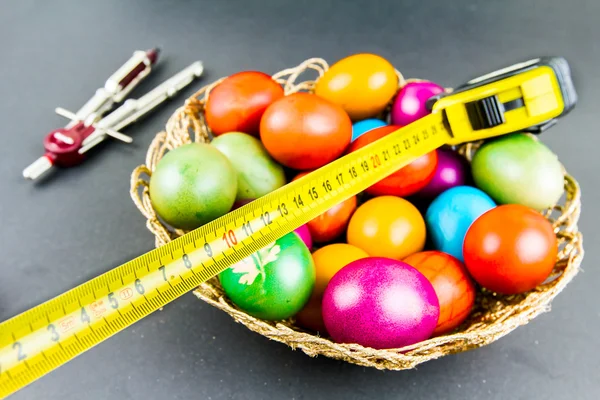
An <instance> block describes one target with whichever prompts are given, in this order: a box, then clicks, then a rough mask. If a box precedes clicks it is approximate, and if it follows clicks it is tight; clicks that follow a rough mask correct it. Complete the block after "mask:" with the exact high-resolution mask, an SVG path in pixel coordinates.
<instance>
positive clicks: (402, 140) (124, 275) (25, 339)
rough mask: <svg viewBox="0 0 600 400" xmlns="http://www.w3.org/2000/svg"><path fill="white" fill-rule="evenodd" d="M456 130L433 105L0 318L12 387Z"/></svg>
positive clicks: (6, 378) (1, 352)
mask: <svg viewBox="0 0 600 400" xmlns="http://www.w3.org/2000/svg"><path fill="white" fill-rule="evenodd" d="M449 137H450V135H449V132H448V130H447V129H446V128H445V127H444V125H443V117H442V116H441V114H431V115H429V116H427V117H425V118H423V119H421V120H419V121H416V122H414V123H413V124H411V125H409V126H407V127H405V128H402V129H401V130H399V131H396V132H394V133H392V134H390V135H388V136H386V137H384V138H382V139H380V140H378V141H376V142H374V143H371V144H369V145H368V146H365V147H363V148H361V149H360V150H358V151H356V152H355V153H352V154H350V155H347V156H345V157H342V158H340V159H338V160H336V161H334V162H332V163H330V164H328V165H327V166H324V167H322V168H320V169H318V170H316V171H313V172H311V173H309V174H307V175H306V176H305V177H303V178H301V179H299V180H297V181H294V182H291V183H289V184H288V185H286V186H284V187H283V188H280V189H277V190H276V191H274V192H272V193H270V194H268V195H266V196H263V197H261V198H259V199H257V200H255V201H253V202H252V203H250V204H247V205H245V206H243V207H240V208H239V209H236V210H234V211H232V212H231V213H228V214H226V215H225V216H223V217H221V218H218V219H216V220H214V221H212V222H210V223H208V224H206V225H205V226H203V227H201V228H198V229H197V230H195V231H192V232H190V233H188V234H187V235H184V236H182V237H180V238H177V239H175V240H173V241H171V242H169V243H168V244H166V245H165V246H162V247H160V248H158V249H154V250H152V251H150V252H148V253H146V254H144V255H142V256H140V257H137V258H135V259H134V260H132V261H129V262H127V263H125V264H123V265H121V266H119V267H117V268H115V269H113V270H111V271H108V272H106V273H105V274H103V275H100V276H98V277H97V278H94V279H92V280H91V281H88V282H86V283H84V284H82V285H79V286H77V287H76V288H74V289H71V290H70V291H68V292H65V293H63V294H62V295H59V296H57V297H55V298H54V299H51V300H49V301H47V302H46V303H43V304H41V305H39V306H37V307H35V308H33V309H30V310H28V311H26V312H24V313H22V314H20V315H18V316H16V317H13V318H12V319H10V320H8V321H6V322H4V323H2V324H1V325H0V395H2V397H4V396H7V395H9V394H11V393H13V392H14V391H16V390H18V389H20V388H21V387H23V386H26V385H27V384H28V383H30V382H32V381H34V380H35V379H37V378H39V377H41V376H43V375H45V374H46V373H48V372H50V371H51V370H53V369H54V368H56V367H58V366H59V365H61V364H63V363H65V362H67V361H68V360H70V359H72V358H74V357H75V356H77V355H78V354H81V353H82V352H84V351H85V350H88V349H90V348H92V347H94V346H95V345H97V344H98V343H100V342H102V341H103V340H105V339H107V338H109V337H111V336H112V335H114V334H116V333H117V332H119V331H121V330H123V329H124V328H126V327H127V326H130V325H132V324H133V323H135V322H136V321H138V320H140V319H142V318H143V317H144V316H147V315H149V314H151V313H152V312H154V311H156V310H157V309H159V308H160V307H162V306H164V305H166V304H168V303H169V302H171V301H173V300H175V299H176V298H178V297H180V296H181V295H183V294H185V293H187V292H189V291H191V290H193V289H194V288H196V287H198V286H199V285H200V284H202V283H203V282H205V281H207V280H208V279H210V278H211V277H214V276H216V275H218V274H219V273H220V272H222V271H224V270H225V269H227V268H228V267H230V266H232V265H233V264H235V263H237V262H239V261H241V260H243V259H244V258H246V257H248V256H250V255H251V254H253V253H255V252H256V251H258V250H260V249H261V248H263V247H265V246H267V245H268V244H270V243H272V242H274V241H275V240H276V239H278V238H279V237H282V236H284V235H285V234H287V233H289V232H291V231H293V230H295V229H296V228H298V227H299V226H301V225H303V224H305V223H306V222H308V221H310V220H311V219H313V218H315V217H317V216H318V215H320V214H322V213H323V212H325V211H327V210H328V209H329V208H331V207H333V206H334V205H336V204H338V203H340V202H342V201H344V200H346V199H348V198H349V197H351V196H353V195H355V194H357V193H358V192H360V191H362V190H364V189H366V188H367V187H369V186H370V185H372V184H373V183H375V182H377V181H379V180H381V179H382V178H384V177H386V176H388V175H390V174H392V173H393V172H395V171H396V170H398V169H399V168H400V167H402V166H404V165H406V164H408V163H409V162H411V161H413V160H414V159H416V158H418V157H419V156H421V155H423V154H425V153H427V152H430V151H432V150H434V149H436V148H437V147H440V146H442V145H443V144H445V143H446V141H447V140H448V138H449Z"/></svg>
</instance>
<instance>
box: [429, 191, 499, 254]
mask: <svg viewBox="0 0 600 400" xmlns="http://www.w3.org/2000/svg"><path fill="white" fill-rule="evenodd" d="M495 206H496V204H495V203H494V201H493V200H492V199H491V198H490V196H488V195H487V194H485V193H484V192H482V191H481V190H479V189H477V188H474V187H471V186H456V187H453V188H451V189H448V190H446V191H445V192H444V193H442V194H440V195H439V196H438V197H436V198H435V199H434V200H433V201H432V202H431V204H430V205H429V207H428V208H427V212H426V213H425V222H426V223H427V234H428V235H429V238H430V241H431V243H432V245H433V247H434V249H436V250H440V251H443V252H445V253H448V254H450V255H452V256H454V257H456V258H458V259H459V260H460V261H464V258H463V242H464V239H465V235H466V233H467V230H468V229H469V227H470V226H471V224H472V223H473V221H475V220H476V219H477V218H478V217H479V216H480V215H481V214H483V213H484V212H486V211H488V210H490V209H492V208H494V207H495Z"/></svg>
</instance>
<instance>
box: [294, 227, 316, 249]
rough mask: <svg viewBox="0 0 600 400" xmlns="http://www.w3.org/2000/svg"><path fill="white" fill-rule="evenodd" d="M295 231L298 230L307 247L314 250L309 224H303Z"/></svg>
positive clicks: (297, 232)
mask: <svg viewBox="0 0 600 400" xmlns="http://www.w3.org/2000/svg"><path fill="white" fill-rule="evenodd" d="M294 232H296V234H297V235H298V236H300V239H302V241H303V242H304V244H305V245H306V247H308V249H309V250H312V246H313V241H312V236H311V235H310V231H309V230H308V226H306V225H302V226H300V227H299V228H298V229H296V230H295V231H294Z"/></svg>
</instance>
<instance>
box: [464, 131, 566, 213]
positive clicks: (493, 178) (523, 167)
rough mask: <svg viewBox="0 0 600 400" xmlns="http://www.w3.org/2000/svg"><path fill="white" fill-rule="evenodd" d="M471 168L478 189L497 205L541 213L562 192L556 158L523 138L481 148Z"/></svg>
mask: <svg viewBox="0 0 600 400" xmlns="http://www.w3.org/2000/svg"><path fill="white" fill-rule="evenodd" d="M471 165H472V168H473V179H474V181H475V184H476V185H477V187H479V188H480V189H482V190H483V191H485V192H486V193H488V194H489V195H490V196H491V197H492V198H493V199H494V200H495V201H496V202H498V203H499V204H522V205H524V206H527V207H530V208H533V209H536V210H540V211H541V210H544V209H546V208H549V207H552V206H554V205H555V204H556V203H557V202H558V200H559V199H560V197H561V195H562V194H563V192H564V174H563V169H562V166H561V163H560V161H559V160H558V158H557V157H556V155H555V154H554V153H553V152H552V151H551V150H550V149H549V148H548V147H546V146H545V145H544V144H543V143H542V142H540V141H538V140H536V139H534V138H532V137H530V136H528V135H525V134H521V133H517V134H512V135H506V136H503V137H499V138H497V139H496V140H492V141H490V142H488V143H486V144H484V145H483V146H481V147H480V148H479V150H477V152H476V153H475V155H474V157H473V162H472V164H471Z"/></svg>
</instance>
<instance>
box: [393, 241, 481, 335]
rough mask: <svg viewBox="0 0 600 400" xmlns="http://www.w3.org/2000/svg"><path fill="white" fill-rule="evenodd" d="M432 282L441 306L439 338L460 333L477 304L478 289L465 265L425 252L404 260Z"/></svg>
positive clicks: (434, 251)
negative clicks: (453, 332) (460, 327)
mask: <svg viewBox="0 0 600 400" xmlns="http://www.w3.org/2000/svg"><path fill="white" fill-rule="evenodd" d="M404 262H406V263H407V264H409V265H411V266H413V267H415V268H416V269H417V270H418V271H419V272H421V273H422V274H423V275H425V277H426V278H427V279H428V280H429V282H431V284H432V285H433V288H434V289H435V293H436V295H437V297H438V300H439V302H440V317H439V319H438V323H437V326H436V328H435V330H434V331H433V334H434V335H435V336H437V335H442V334H445V333H448V332H451V331H453V330H454V329H456V328H457V327H458V326H459V325H460V324H462V323H463V322H464V320H465V319H466V318H467V317H468V316H469V314H470V313H471V311H472V309H473V305H474V304H475V285H474V283H473V281H472V280H471V277H470V276H469V272H468V271H467V269H466V267H465V266H464V264H463V263H462V262H460V261H459V260H458V259H456V258H455V257H452V256H451V255H450V254H446V253H443V252H441V251H436V250H431V251H423V252H419V253H415V254H411V255H410V256H408V257H406V258H405V259H404Z"/></svg>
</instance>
